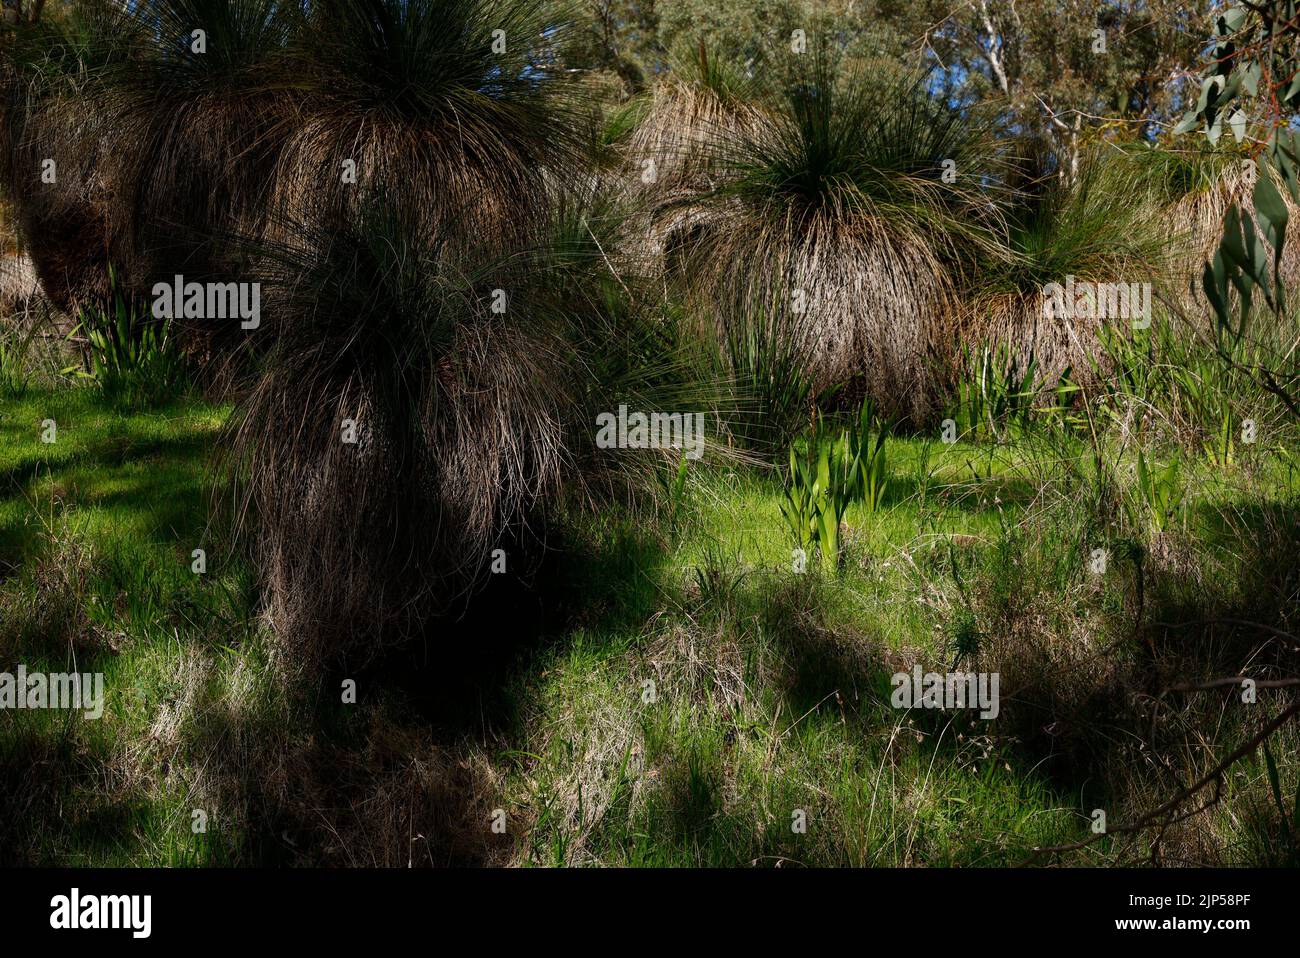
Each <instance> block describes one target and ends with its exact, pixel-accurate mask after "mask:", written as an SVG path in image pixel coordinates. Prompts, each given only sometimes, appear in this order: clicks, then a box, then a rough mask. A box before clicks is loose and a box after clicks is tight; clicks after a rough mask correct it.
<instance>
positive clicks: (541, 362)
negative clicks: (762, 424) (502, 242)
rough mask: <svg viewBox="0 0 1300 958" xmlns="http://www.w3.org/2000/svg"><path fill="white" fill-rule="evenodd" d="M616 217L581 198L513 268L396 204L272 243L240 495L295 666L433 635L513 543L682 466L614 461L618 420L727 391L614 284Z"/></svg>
mask: <svg viewBox="0 0 1300 958" xmlns="http://www.w3.org/2000/svg"><path fill="white" fill-rule="evenodd" d="M603 217H604V213H602V211H601V210H599V208H594V207H592V206H591V205H589V202H588V200H587V199H586V198H583V197H575V198H573V199H571V200H570V201H568V202H566V203H564V204H561V205H560V207H559V208H558V210H557V212H556V213H555V214H554V215H553V216H552V218H551V222H550V228H549V230H548V231H547V234H546V235H547V237H548V240H547V242H545V243H541V244H538V245H535V246H533V247H531V248H527V249H521V250H518V251H516V252H514V253H511V254H509V255H507V256H504V257H503V256H500V255H499V254H498V253H497V251H496V250H495V249H493V247H492V244H491V243H489V244H486V245H485V246H483V247H480V248H478V249H474V250H469V249H467V248H466V247H465V244H464V237H462V236H460V235H459V233H458V232H457V231H456V229H455V228H454V227H451V228H449V229H448V230H447V231H446V232H444V233H443V234H440V235H435V236H432V237H431V236H428V235H427V234H424V233H415V232H413V231H411V230H410V228H409V226H408V224H407V222H406V220H405V218H404V217H403V216H401V215H393V213H392V211H391V209H390V208H389V207H387V206H385V205H383V204H382V203H379V202H376V203H374V204H372V205H370V206H367V207H366V208H364V209H363V210H361V211H360V215H359V216H358V217H357V218H356V219H355V220H352V221H351V222H350V223H349V225H347V226H345V227H344V228H342V229H339V230H331V231H329V232H328V233H320V232H317V231H316V230H315V229H314V228H313V227H310V226H305V225H298V226H296V227H295V226H291V225H290V224H284V225H283V227H282V228H283V230H284V231H285V233H286V234H288V233H292V234H293V236H294V241H293V242H291V243H288V244H284V245H280V246H276V247H264V248H263V250H262V251H261V256H262V262H261V267H260V272H259V275H260V276H261V278H262V279H263V281H264V282H265V283H266V287H267V288H268V290H270V291H271V292H270V294H269V301H270V303H271V304H272V312H273V315H274V317H275V318H274V322H273V323H271V324H270V325H269V326H268V329H267V331H266V332H267V335H268V336H271V337H273V341H272V343H271V344H270V345H269V346H268V347H267V348H266V350H265V352H264V354H263V355H262V356H261V358H260V360H259V364H258V368H257V370H256V373H255V377H254V380H253V381H252V383H251V384H250V388H249V389H248V392H247V394H246V397H245V398H244V399H243V400H242V401H241V402H240V404H239V405H238V406H237V408H236V410H235V414H234V416H233V417H232V419H231V422H230V425H229V444H228V449H229V454H230V459H231V464H232V466H233V469H234V476H235V479H236V483H235V492H234V494H233V497H232V499H231V502H232V503H237V504H238V505H237V506H236V514H237V516H238V517H239V519H240V520H241V522H243V523H244V528H245V529H246V530H247V531H248V532H250V533H251V535H250V536H249V541H250V542H251V543H252V547H253V550H254V552H255V554H256V558H257V560H258V563H259V565H260V567H261V570H262V573H263V577H264V582H265V585H266V590H267V596H268V601H269V606H270V611H271V614H272V618H273V621H274V622H275V625H276V629H277V634H278V637H279V639H280V641H281V643H282V644H283V646H284V647H285V648H286V649H287V650H288V651H289V652H290V653H291V658H292V661H294V662H297V663H300V664H302V663H316V662H320V661H323V660H340V659H341V660H346V661H357V660H364V659H365V658H366V657H368V656H369V655H371V654H373V653H374V652H375V651H376V650H377V649H379V648H381V647H382V646H384V645H385V644H388V643H394V642H400V641H403V640H407V639H411V638H413V637H415V636H418V635H420V634H422V633H423V630H424V629H425V627H426V626H427V625H428V623H429V622H430V621H432V620H433V619H434V618H435V617H437V616H438V615H441V614H445V613H448V612H452V611H455V610H457V609H459V608H463V607H464V602H465V600H467V599H468V598H469V597H470V596H471V595H472V594H473V592H474V590H475V589H476V588H477V587H478V586H480V585H482V584H483V582H484V581H485V580H486V578H487V577H488V576H489V575H491V574H492V566H493V561H494V558H496V557H494V550H495V549H498V548H502V549H505V550H507V553H506V556H505V559H506V563H507V572H511V573H514V572H518V571H521V566H522V565H523V564H524V562H525V557H524V556H525V553H524V552H522V551H521V548H522V545H523V544H525V543H528V542H532V543H534V544H536V542H537V541H538V540H539V538H540V537H541V536H542V535H543V530H544V529H545V528H546V525H547V523H548V521H549V520H550V519H551V518H553V517H554V516H556V515H557V514H559V513H561V512H563V511H565V510H567V509H571V508H581V507H583V506H584V505H589V504H591V503H596V502H608V501H609V499H610V497H611V496H612V495H618V494H619V493H623V494H625V495H627V498H629V499H632V500H635V499H636V498H637V497H636V496H633V495H630V493H632V492H633V491H636V490H640V491H641V492H643V493H644V492H646V491H649V490H652V489H653V488H654V482H653V477H654V473H655V470H656V469H657V468H659V467H660V466H661V465H662V459H659V458H657V457H656V456H655V455H654V454H653V453H651V454H648V455H645V454H643V455H640V456H637V455H635V454H633V455H627V454H625V453H623V452H622V451H619V450H600V449H597V448H596V447H595V435H596V429H595V425H594V424H595V422H596V415H597V413H599V412H602V411H606V410H612V409H616V408H617V407H618V405H619V404H620V403H627V404H629V405H630V406H631V407H632V408H639V409H643V410H655V409H661V408H667V409H669V410H673V409H678V410H680V409H683V407H685V408H688V409H691V410H702V408H703V403H704V402H706V401H707V399H708V398H709V397H708V395H707V394H706V393H702V392H701V391H700V390H699V389H698V388H697V387H696V384H697V383H698V382H699V379H697V378H693V376H692V370H691V368H690V362H689V359H683V358H682V357H684V356H689V355H690V353H689V351H688V350H686V349H685V348H684V344H683V343H681V342H679V341H676V340H675V338H674V337H673V334H672V331H671V329H670V328H669V327H666V326H665V324H664V323H663V322H662V320H661V318H660V317H658V316H657V315H655V314H654V312H653V311H646V309H645V308H644V307H643V306H642V305H641V304H642V301H643V300H642V297H640V296H634V295H632V293H631V288H630V287H629V285H628V284H629V283H630V282H632V281H633V280H632V278H631V277H625V276H623V275H620V274H615V273H613V272H611V270H610V267H609V264H608V262H607V260H606V259H605V258H604V256H603V255H602V253H601V252H600V249H601V247H603V246H604V245H605V243H610V244H611V245H612V244H613V243H614V242H615V236H613V235H611V234H612V233H615V232H617V229H618V225H617V221H616V220H615V221H614V222H613V225H612V226H611V225H610V221H608V220H605V219H603ZM602 235H604V242H602V241H601V239H600V237H601V236H602ZM673 465H676V461H675V460H674V462H673Z"/></svg>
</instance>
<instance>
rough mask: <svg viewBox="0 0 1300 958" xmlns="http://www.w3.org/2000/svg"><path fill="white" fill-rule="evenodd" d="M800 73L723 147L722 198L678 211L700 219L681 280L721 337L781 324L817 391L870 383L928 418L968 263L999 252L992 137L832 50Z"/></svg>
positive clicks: (796, 67)
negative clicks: (940, 343)
mask: <svg viewBox="0 0 1300 958" xmlns="http://www.w3.org/2000/svg"><path fill="white" fill-rule="evenodd" d="M790 62H791V65H790V66H789V68H788V69H787V70H786V71H785V73H784V74H783V75H782V76H781V77H780V78H779V80H777V81H776V83H775V87H776V89H775V91H774V93H773V94H772V95H771V96H770V97H769V98H767V99H766V101H765V102H764V104H763V105H764V118H763V120H762V122H760V123H757V124H754V125H746V126H743V127H741V128H738V129H735V130H734V131H733V132H732V133H730V134H729V135H725V136H723V137H722V138H721V140H720V142H719V143H718V144H717V145H716V147H715V151H716V152H715V158H716V164H717V167H718V169H719V170H720V174H719V176H718V179H717V183H716V186H715V187H714V188H713V189H710V190H707V191H705V192H701V193H699V194H697V195H695V196H693V197H690V198H689V199H687V200H679V201H677V204H678V206H679V207H681V208H686V209H690V210H692V211H694V212H695V214H696V215H695V218H694V220H693V222H692V223H691V227H690V229H689V230H685V231H683V233H682V236H681V241H680V243H679V245H678V248H677V250H676V253H677V255H676V257H675V260H674V262H675V264H676V267H677V268H675V269H674V270H673V272H674V274H675V276H676V278H677V279H678V280H679V281H680V282H681V284H682V286H683V288H684V290H685V291H686V295H687V297H688V299H689V300H690V301H691V302H692V303H694V304H695V306H696V308H697V309H698V310H699V311H700V312H701V314H703V315H709V316H716V323H717V325H718V327H719V328H720V329H721V331H722V332H723V334H724V338H727V337H728V336H731V337H733V338H734V333H729V332H728V330H729V329H732V330H734V329H735V328H736V327H740V328H744V327H745V326H746V325H750V324H752V323H754V322H755V321H756V317H760V316H761V317H762V318H763V322H764V323H767V324H771V323H773V322H778V323H779V324H780V325H782V326H783V327H784V328H785V329H786V332H785V334H784V337H785V339H786V340H787V341H789V340H793V341H794V342H795V343H796V344H797V349H796V350H795V352H796V353H797V354H798V355H799V356H800V357H801V361H802V362H804V363H806V368H807V372H808V374H809V376H810V377H811V378H812V380H813V382H814V383H815V385H816V387H817V388H821V387H826V386H830V385H836V384H840V383H843V382H845V381H847V380H849V379H851V378H859V379H860V380H861V381H862V382H863V383H864V384H865V387H866V389H867V390H868V391H869V392H870V393H871V394H872V395H873V396H874V397H875V398H876V399H877V400H878V402H879V403H880V404H881V405H882V406H883V407H885V408H887V409H889V410H890V412H891V413H893V414H915V413H918V412H920V411H921V410H923V409H924V407H925V405H926V403H927V401H928V400H929V398H930V396H929V378H930V374H929V365H930V360H931V354H932V352H933V351H934V349H935V348H936V340H935V337H936V334H937V332H938V331H939V330H941V329H942V325H943V322H944V320H945V318H946V316H947V315H948V312H949V310H950V308H951V305H952V301H953V294H954V292H955V290H956V288H957V287H958V285H959V276H960V274H961V271H962V269H963V264H964V263H966V262H968V261H969V260H970V258H971V257H972V255H973V252H974V251H976V250H981V251H985V252H988V251H993V250H996V248H997V244H996V242H995V238H994V234H993V233H992V232H991V231H990V230H989V225H990V223H991V222H995V221H996V219H997V206H996V204H995V203H994V202H993V200H992V199H991V197H990V190H989V189H988V185H989V176H988V174H989V171H990V168H991V167H992V166H993V165H994V162H995V156H996V154H995V150H994V147H993V145H992V142H991V127H990V126H989V125H988V124H987V123H985V122H984V121H983V120H982V119H981V118H980V117H978V116H976V115H974V114H972V113H971V112H969V111H966V112H963V111H957V110H954V109H951V108H949V106H948V105H947V104H944V103H942V102H939V101H938V100H936V99H935V98H934V97H933V96H931V95H930V93H929V92H928V91H927V88H926V86H925V85H924V83H923V82H920V81H916V80H914V79H894V80H881V79H880V78H878V77H877V76H874V75H868V73H867V71H866V70H865V69H863V68H861V67H858V66H855V65H853V64H849V63H844V62H841V61H839V60H838V59H837V58H836V57H835V56H834V55H833V54H832V53H831V52H830V51H829V50H827V49H826V48H824V47H817V48H816V49H811V50H809V51H808V52H807V53H804V54H802V55H795V56H793V57H791V58H790ZM774 317H777V319H774ZM774 341H775V342H780V341H781V338H780V337H778V338H776V339H775V340H774ZM783 348H788V347H783Z"/></svg>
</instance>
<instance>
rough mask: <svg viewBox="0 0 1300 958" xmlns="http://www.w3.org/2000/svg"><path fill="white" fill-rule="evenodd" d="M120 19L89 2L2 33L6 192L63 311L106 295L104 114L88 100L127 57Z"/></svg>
mask: <svg viewBox="0 0 1300 958" xmlns="http://www.w3.org/2000/svg"><path fill="white" fill-rule="evenodd" d="M114 19H115V15H114V13H113V10H112V9H111V8H110V7H108V6H106V5H103V4H99V3H97V2H94V0H91V2H84V3H79V4H76V5H74V6H72V7H70V8H69V10H68V11H67V12H66V14H65V15H64V16H62V17H60V18H58V19H52V18H48V17H46V18H44V19H38V20H36V21H33V22H21V23H15V24H12V25H8V26H6V27H4V28H3V30H2V31H0V190H2V191H3V193H4V195H5V198H6V199H7V200H8V201H9V203H10V204H11V206H12V209H13V214H14V221H15V226H16V228H17V231H18V233H19V238H20V240H21V242H22V245H23V247H24V249H25V251H26V252H27V254H28V255H29V256H30V257H31V260H32V264H33V266H34V268H35V271H36V274H37V276H38V278H39V280H40V283H41V286H42V288H43V289H44V291H45V294H46V295H47V296H48V297H49V298H50V300H51V301H52V302H53V303H54V304H55V305H56V306H58V307H59V308H61V309H64V310H72V309H74V308H75V305H76V304H77V303H78V302H84V301H87V300H94V299H100V298H103V297H104V296H106V295H107V292H108V270H107V266H108V263H109V258H110V251H111V248H112V245H113V238H114V237H113V234H112V231H111V224H110V222H109V199H110V194H109V189H108V182H107V176H106V166H107V163H106V161H107V158H108V157H107V153H106V151H105V149H103V144H102V141H101V139H100V137H101V136H102V133H103V131H104V117H103V116H102V114H100V113H99V112H97V111H96V110H94V109H88V108H87V104H88V103H89V102H91V101H92V100H93V96H94V93H95V90H96V89H97V85H96V81H97V77H98V74H99V72H100V71H101V70H102V69H103V68H104V67H106V66H107V65H109V64H111V63H112V62H113V61H114V60H115V59H116V58H118V57H120V56H121V55H122V49H121V47H119V46H118V45H117V44H115V43H114V42H113V39H112V34H113V31H112V23H113V21H114Z"/></svg>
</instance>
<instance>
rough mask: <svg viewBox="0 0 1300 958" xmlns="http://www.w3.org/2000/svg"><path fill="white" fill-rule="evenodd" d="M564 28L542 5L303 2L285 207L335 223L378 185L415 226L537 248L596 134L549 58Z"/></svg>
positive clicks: (478, 241) (292, 80)
mask: <svg viewBox="0 0 1300 958" xmlns="http://www.w3.org/2000/svg"><path fill="white" fill-rule="evenodd" d="M563 28H564V24H563V23H559V22H554V21H553V20H551V19H550V18H548V16H547V15H546V9H545V7H544V5H543V4H541V3H539V2H537V0H316V2H313V3H311V4H309V5H308V6H307V7H306V8H305V13H304V16H303V20H302V29H301V31H300V33H299V35H298V37H297V39H296V41H295V43H294V44H293V46H292V49H291V52H290V56H289V58H288V61H287V62H288V69H287V72H286V74H285V78H284V79H285V85H286V88H287V91H288V92H289V93H290V94H291V95H292V96H293V98H294V99H295V100H296V101H297V102H299V103H300V104H301V114H300V116H299V117H298V120H297V125H296V127H295V130H294V133H293V136H292V137H291V138H290V141H289V143H288V144H287V147H286V149H285V151H284V153H283V155H282V157H281V161H280V163H279V164H278V166H277V169H276V172H275V177H274V181H275V184H276V196H277V201H278V202H279V203H280V207H281V210H282V211H283V212H284V213H285V214H286V215H287V216H289V218H290V219H292V220H294V221H297V222H308V221H310V222H317V223H338V222H340V221H343V220H346V219H347V218H349V217H351V216H354V215H355V214H356V211H358V210H359V209H362V208H364V207H366V206H367V205H368V204H370V203H371V202H372V201H373V200H374V199H375V197H377V196H379V195H381V194H382V195H385V196H388V197H392V198H394V199H396V200H398V201H399V202H398V203H396V204H395V207H394V208H395V210H396V211H397V212H398V213H399V214H400V215H402V216H404V217H406V218H408V219H410V220H411V223H412V226H413V227H414V228H416V229H419V230H423V231H426V232H430V233H434V234H437V235H439V236H444V237H447V238H448V239H449V240H450V239H451V237H453V236H460V237H461V238H462V240H464V241H465V242H466V244H467V245H468V246H470V247H482V246H483V245H485V244H489V243H491V244H495V245H496V247H497V249H498V250H500V251H506V250H509V249H512V248H516V247H521V246H527V245H529V244H530V243H532V242H533V241H535V240H536V236H537V233H536V230H537V228H538V227H539V224H542V223H544V222H545V220H546V215H547V210H548V209H549V207H550V204H551V196H552V192H553V190H554V189H555V188H557V187H562V185H563V184H565V183H567V182H569V181H572V180H573V178H574V177H575V175H576V174H577V173H578V171H579V169H580V166H581V163H582V161H583V157H584V150H585V148H586V145H587V142H588V138H587V137H585V136H584V133H583V129H582V127H581V124H580V122H579V115H580V114H579V113H578V112H577V111H575V109H574V103H573V98H572V95H571V91H570V84H569V83H568V81H567V78H566V77H564V76H563V75H562V74H560V73H559V71H557V70H555V69H553V68H552V65H551V63H550V62H549V53H548V51H550V49H551V45H552V44H553V43H554V42H556V38H557V37H558V36H559V34H560V33H561V32H562V30H563ZM449 248H450V247H449Z"/></svg>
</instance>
